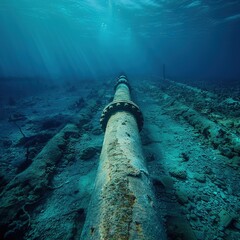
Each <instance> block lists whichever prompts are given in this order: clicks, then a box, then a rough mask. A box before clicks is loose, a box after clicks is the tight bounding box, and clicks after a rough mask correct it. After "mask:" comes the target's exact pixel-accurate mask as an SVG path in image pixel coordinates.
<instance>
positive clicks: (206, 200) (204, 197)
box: [201, 195, 210, 202]
mask: <svg viewBox="0 0 240 240" xmlns="http://www.w3.org/2000/svg"><path fill="white" fill-rule="evenodd" d="M201 199H202V200H203V201H204V202H209V199H210V197H209V196H208V195H202V196H201Z"/></svg>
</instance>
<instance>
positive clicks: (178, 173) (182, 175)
mask: <svg viewBox="0 0 240 240" xmlns="http://www.w3.org/2000/svg"><path fill="white" fill-rule="evenodd" d="M169 173H170V175H171V176H173V177H175V178H177V179H181V180H186V179H187V173H186V171H184V170H180V169H175V170H172V171H170V172H169Z"/></svg>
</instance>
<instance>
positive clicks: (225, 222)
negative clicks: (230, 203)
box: [218, 209, 233, 228]
mask: <svg viewBox="0 0 240 240" xmlns="http://www.w3.org/2000/svg"><path fill="white" fill-rule="evenodd" d="M218 216H219V218H220V222H219V225H220V227H222V228H227V227H228V226H229V225H230V223H231V222H232V221H233V216H232V215H231V214H230V213H229V212H227V211H226V210H224V209H223V210H222V211H221V212H220V213H219V214H218Z"/></svg>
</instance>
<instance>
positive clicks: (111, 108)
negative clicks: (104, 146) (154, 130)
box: [100, 101, 144, 132]
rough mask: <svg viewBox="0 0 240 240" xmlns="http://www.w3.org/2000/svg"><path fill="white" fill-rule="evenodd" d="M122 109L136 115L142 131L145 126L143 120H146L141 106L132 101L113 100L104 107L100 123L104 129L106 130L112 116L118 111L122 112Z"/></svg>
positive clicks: (139, 128)
mask: <svg viewBox="0 0 240 240" xmlns="http://www.w3.org/2000/svg"><path fill="white" fill-rule="evenodd" d="M122 111H125V112H129V113H131V114H132V115H133V116H134V117H135V119H136V121H137V125H138V130H139V132H140V131H141V130H142V128H143V121H144V120H143V114H142V112H141V110H140V108H139V107H138V106H137V105H136V104H135V103H133V102H132V101H113V102H111V103H109V104H108V105H107V106H106V107H105V108H104V109H103V112H102V115H101V118H100V124H101V127H102V129H103V131H105V130H106V127H107V123H108V120H109V119H110V117H111V116H112V115H113V114H115V113H116V112H122Z"/></svg>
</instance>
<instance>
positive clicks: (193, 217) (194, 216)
mask: <svg viewBox="0 0 240 240" xmlns="http://www.w3.org/2000/svg"><path fill="white" fill-rule="evenodd" d="M190 218H191V219H192V220H194V221H196V220H197V216H196V215H195V214H194V213H192V214H191V215H190Z"/></svg>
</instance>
